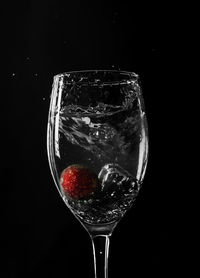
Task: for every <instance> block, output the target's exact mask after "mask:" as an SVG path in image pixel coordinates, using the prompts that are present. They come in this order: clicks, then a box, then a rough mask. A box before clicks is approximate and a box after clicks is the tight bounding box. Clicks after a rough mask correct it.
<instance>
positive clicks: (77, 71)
mask: <svg viewBox="0 0 200 278" xmlns="http://www.w3.org/2000/svg"><path fill="white" fill-rule="evenodd" d="M92 72H93V73H98V72H111V73H119V74H124V75H129V76H130V77H134V78H137V79H138V78H139V75H138V74H137V73H135V72H133V71H126V70H114V69H106V70H103V69H96V70H88V69H87V70H73V71H66V72H62V73H58V74H56V75H54V76H53V78H54V79H56V78H59V77H64V76H67V75H70V74H76V73H92Z"/></svg>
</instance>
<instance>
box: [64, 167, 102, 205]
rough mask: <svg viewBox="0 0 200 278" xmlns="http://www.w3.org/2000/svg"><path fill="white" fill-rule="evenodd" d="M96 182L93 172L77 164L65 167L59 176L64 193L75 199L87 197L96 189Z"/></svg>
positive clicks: (96, 178)
mask: <svg viewBox="0 0 200 278" xmlns="http://www.w3.org/2000/svg"><path fill="white" fill-rule="evenodd" d="M98 183H99V182H98V177H97V175H96V174H95V173H94V172H92V171H91V170H90V169H88V168H86V167H84V166H81V165H78V164H75V165H71V166H69V167H67V168H66V169H65V170H64V171H63V172H62V174H61V177H60V184H61V186H62V188H63V189H64V192H65V194H66V195H68V196H69V197H71V198H73V199H76V200H79V199H88V198H89V197H90V196H91V194H92V193H93V192H95V191H96V190H97V189H98Z"/></svg>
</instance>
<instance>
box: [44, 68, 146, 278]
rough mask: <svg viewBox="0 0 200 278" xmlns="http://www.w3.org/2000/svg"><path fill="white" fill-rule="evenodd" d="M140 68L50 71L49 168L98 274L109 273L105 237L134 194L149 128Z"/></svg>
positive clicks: (99, 276)
mask: <svg viewBox="0 0 200 278" xmlns="http://www.w3.org/2000/svg"><path fill="white" fill-rule="evenodd" d="M138 79H139V78H138V75H137V74H135V73H132V72H126V71H116V70H86V71H76V72H75V71H74V72H66V73H62V74H58V75H56V76H55V77H54V82H53V88H52V95H51V102H50V109H49V118H48V131H47V149H48V158H49V164H50V169H51V173H52V176H53V179H54V182H55V184H56V186H57V189H58V191H59V193H60V196H61V197H62V199H63V201H64V202H65V204H66V205H67V207H68V208H69V209H70V210H71V212H72V213H73V214H74V216H75V217H76V218H77V219H78V220H79V221H80V223H81V224H82V225H83V227H84V228H85V229H86V230H87V232H88V233H89V235H90V237H91V240H92V245H93V254H94V270H95V278H107V277H108V252H109V242H110V236H111V234H112V232H113V230H114V228H115V227H116V225H117V223H118V222H119V221H120V219H121V218H122V217H123V216H124V214H125V213H126V211H127V210H129V209H130V208H131V206H132V204H133V203H134V201H135V198H136V197H137V195H138V192H139V190H140V188H141V184H142V181H143V178H144V174H145V170H146V165H147V159H148V133H147V121H146V116H145V110H144V102H143V97H142V93H141V88H140V85H139V80H138Z"/></svg>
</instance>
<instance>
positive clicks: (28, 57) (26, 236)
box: [0, 0, 183, 278]
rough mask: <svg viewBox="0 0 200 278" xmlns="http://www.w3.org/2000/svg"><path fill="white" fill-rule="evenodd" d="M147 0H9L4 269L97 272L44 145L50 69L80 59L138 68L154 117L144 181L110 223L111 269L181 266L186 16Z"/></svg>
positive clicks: (135, 271)
mask: <svg viewBox="0 0 200 278" xmlns="http://www.w3.org/2000/svg"><path fill="white" fill-rule="evenodd" d="M150 2H151V3H149V4H148V3H146V2H145V1H144V2H140V4H138V2H135V1H126V0H124V1H120V2H118V3H117V1H112V2H111V1H81V0H73V1H56V0H49V1H47V0H46V1H38V0H35V1H26V2H19V1H16V2H14V1H13V2H12V1H11V2H10V1H9V2H8V3H7V4H5V3H4V5H3V7H2V24H1V29H2V32H1V37H2V40H1V44H2V47H3V51H1V61H2V69H3V72H4V75H5V76H4V75H3V77H4V79H3V82H2V88H3V90H2V92H1V95H2V96H3V98H2V99H3V101H2V104H1V111H2V119H3V123H2V125H1V134H2V136H1V137H2V139H3V144H2V152H1V153H2V155H1V160H2V162H3V163H2V165H1V170H2V174H3V178H2V179H1V180H2V181H3V182H2V185H1V190H2V194H1V204H2V212H3V213H2V217H1V221H2V225H1V230H2V232H3V235H2V236H1V242H2V248H1V250H2V258H3V260H1V262H2V266H1V267H0V272H2V275H1V277H5V278H16V277H22V276H26V277H37V276H38V275H41V276H43V277H55V276H56V277H69V278H70V277H80V275H81V276H82V277H87V278H90V277H93V259H92V246H91V243H90V238H89V236H88V234H87V232H86V231H85V230H84V229H83V228H82V226H81V225H80V224H79V223H78V222H77V220H76V219H75V218H74V217H73V216H72V215H71V213H70V212H69V211H68V209H67V208H66V207H65V205H64V203H63V201H62V200H61V198H60V197H59V194H58V192H57V190H56V187H55V186H54V183H53V180H52V177H51V174H50V170H49V166H48V161H47V153H46V126H47V115H48V106H49V96H50V93H51V86H52V78H53V76H54V75H55V74H57V73H60V72H64V71H70V70H80V69H121V70H128V71H134V72H136V73H138V74H139V75H140V77H141V81H142V87H143V94H144V99H145V104H146V111H147V117H148V122H149V136H150V155H149V164H148V168H147V172H146V177H145V181H144V185H143V188H142V190H141V193H140V195H139V197H138V200H137V201H136V204H135V206H134V208H133V209H132V210H131V211H129V212H128V213H127V214H126V216H125V217H124V219H123V220H122V221H121V222H120V224H119V225H118V226H117V228H116V230H115V231H114V233H113V236H112V239H111V247H110V258H109V267H110V270H109V272H110V277H135V278H137V277H143V276H146V275H148V276H150V275H154V276H157V277H163V276H164V275H165V274H168V273H172V269H174V266H177V260H178V256H179V254H178V249H179V247H178V243H177V242H178V235H177V232H176V228H175V226H177V222H178V221H179V220H178V219H179V218H178V217H177V215H176V217H174V214H175V213H176V214H177V212H174V200H173V197H172V196H173V193H174V188H175V187H176V186H177V179H176V176H175V174H176V171H177V166H176V165H177V163H178V159H179V146H178V147H177V145H176V144H174V138H178V136H177V133H178V130H177V125H176V122H177V119H178V117H179V115H178V114H177V113H178V112H177V110H176V100H177V98H178V94H179V93H178V92H177V90H176V89H175V86H174V84H175V83H176V70H178V69H177V68H178V66H177V65H178V63H179V57H180V52H179V50H180V48H179V39H180V36H181V33H182V31H183V25H182V22H183V20H182V16H181V10H180V7H179V9H176V8H175V7H174V6H173V4H170V3H169V2H168V3H166V4H164V3H162V4H158V3H153V2H152V1H150ZM161 2H162V1H161ZM172 133H173V136H172V135H171V134H172ZM172 154H173V155H172ZM174 222H176V225H175V223H174Z"/></svg>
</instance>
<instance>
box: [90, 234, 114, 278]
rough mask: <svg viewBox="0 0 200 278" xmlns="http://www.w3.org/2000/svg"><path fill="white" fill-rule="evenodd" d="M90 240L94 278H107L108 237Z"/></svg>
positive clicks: (94, 237)
mask: <svg viewBox="0 0 200 278" xmlns="http://www.w3.org/2000/svg"><path fill="white" fill-rule="evenodd" d="M91 238H92V246H93V256H94V271H95V278H108V253H109V243H110V237H109V236H108V235H96V236H93V237H91Z"/></svg>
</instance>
